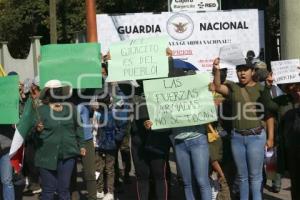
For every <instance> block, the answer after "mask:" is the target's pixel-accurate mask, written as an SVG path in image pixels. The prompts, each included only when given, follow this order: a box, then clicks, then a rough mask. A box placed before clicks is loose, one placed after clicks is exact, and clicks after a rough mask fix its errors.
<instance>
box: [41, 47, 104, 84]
mask: <svg viewBox="0 0 300 200" xmlns="http://www.w3.org/2000/svg"><path fill="white" fill-rule="evenodd" d="M53 79H56V80H60V81H62V82H63V83H66V84H68V85H71V86H72V87H73V88H101V86H102V85H101V84H102V81H101V57H100V45H99V44H97V43H80V44H54V45H45V46H43V47H42V48H41V62H40V80H41V83H40V85H41V86H42V87H43V86H44V85H45V83H46V82H47V81H49V80H53Z"/></svg>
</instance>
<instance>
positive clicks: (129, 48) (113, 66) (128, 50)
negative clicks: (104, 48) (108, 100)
mask: <svg viewBox="0 0 300 200" xmlns="http://www.w3.org/2000/svg"><path fill="white" fill-rule="evenodd" d="M167 47H168V38H167V37H153V38H140V39H135V40H127V41H123V42H118V43H114V44H112V45H111V46H110V54H111V60H110V61H109V66H108V79H107V81H126V80H139V79H151V78H161V77H167V76H168V72H169V64H168V57H167V56H166V48H167Z"/></svg>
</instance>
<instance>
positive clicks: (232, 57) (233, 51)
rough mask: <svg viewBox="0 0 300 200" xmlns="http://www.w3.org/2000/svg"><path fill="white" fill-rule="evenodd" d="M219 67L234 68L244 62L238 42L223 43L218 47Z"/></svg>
mask: <svg viewBox="0 0 300 200" xmlns="http://www.w3.org/2000/svg"><path fill="white" fill-rule="evenodd" d="M219 57H220V68H235V66H236V65H241V64H246V61H245V58H244V55H243V52H242V50H241V48H240V45H238V44H231V45H225V46H223V47H221V48H220V55H219Z"/></svg>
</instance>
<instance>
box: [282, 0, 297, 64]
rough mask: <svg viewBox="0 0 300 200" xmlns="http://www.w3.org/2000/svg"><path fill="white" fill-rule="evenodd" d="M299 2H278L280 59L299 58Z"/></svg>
mask: <svg viewBox="0 0 300 200" xmlns="http://www.w3.org/2000/svg"><path fill="white" fill-rule="evenodd" d="M299 10H300V1H299V0H280V38H281V59H282V60H285V59H293V58H300V40H299V35H300V25H299V21H300V12H299Z"/></svg>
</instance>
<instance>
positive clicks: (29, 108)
mask: <svg viewBox="0 0 300 200" xmlns="http://www.w3.org/2000/svg"><path fill="white" fill-rule="evenodd" d="M34 116H35V112H34V107H33V100H32V99H31V98H28V100H27V102H26V103H25V107H24V112H23V114H22V116H21V118H20V120H19V122H18V124H17V125H16V130H15V134H14V137H13V140H12V144H11V147H10V151H9V156H10V161H11V164H12V166H13V168H14V170H15V172H19V171H20V170H21V168H22V166H23V157H24V140H25V138H26V137H27V136H28V135H29V134H30V133H31V130H32V128H33V127H34V123H35V122H34V118H35V117H34Z"/></svg>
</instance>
